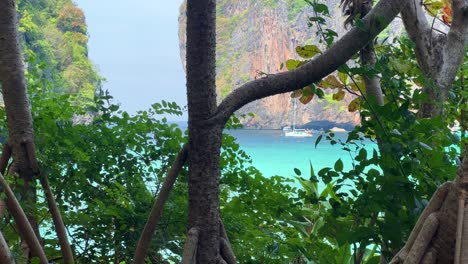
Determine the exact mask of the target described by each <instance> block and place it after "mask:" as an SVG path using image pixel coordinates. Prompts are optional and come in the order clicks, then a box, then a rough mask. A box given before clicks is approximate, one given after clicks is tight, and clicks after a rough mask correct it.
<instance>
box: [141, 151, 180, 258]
mask: <svg viewBox="0 0 468 264" xmlns="http://www.w3.org/2000/svg"><path fill="white" fill-rule="evenodd" d="M187 156H188V146H187V145H184V146H183V147H182V149H181V150H180V151H179V153H178V154H177V157H176V160H175V161H174V163H173V164H172V167H171V169H170V170H169V172H168V173H167V176H166V179H165V180H164V183H163V186H162V188H161V191H160V192H159V194H158V198H157V199H156V201H155V202H154V205H153V208H152V209H151V213H150V215H149V217H148V221H147V222H146V224H145V228H144V229H143V232H142V233H141V236H140V240H138V245H137V247H136V250H135V255H134V256H133V263H134V264H142V263H144V262H145V257H146V255H147V254H148V249H149V247H150V245H151V237H152V236H153V234H154V230H155V229H156V225H157V224H158V222H159V219H160V218H161V214H162V211H163V209H164V204H165V203H166V200H167V198H168V197H169V193H170V192H171V189H172V187H173V186H174V183H175V181H176V179H177V176H178V175H179V174H180V171H181V170H182V167H183V166H184V164H185V162H186V161H187Z"/></svg>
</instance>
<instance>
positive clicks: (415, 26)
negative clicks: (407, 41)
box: [401, 0, 435, 77]
mask: <svg viewBox="0 0 468 264" xmlns="http://www.w3.org/2000/svg"><path fill="white" fill-rule="evenodd" d="M401 16H402V18H403V23H404V25H405V29H406V32H408V35H409V37H410V38H411V40H412V41H413V42H414V43H415V44H416V57H417V58H418V62H419V64H420V65H419V66H420V67H421V68H422V69H423V72H424V73H429V72H431V69H432V68H433V67H432V66H433V63H434V55H435V54H434V53H433V45H432V41H433V40H432V38H433V35H432V34H433V33H432V30H431V27H430V25H429V23H428V21H427V19H426V14H425V12H424V10H423V8H422V3H421V1H420V0H408V1H406V2H405V3H404V5H403V8H402V9H401ZM429 77H433V76H429Z"/></svg>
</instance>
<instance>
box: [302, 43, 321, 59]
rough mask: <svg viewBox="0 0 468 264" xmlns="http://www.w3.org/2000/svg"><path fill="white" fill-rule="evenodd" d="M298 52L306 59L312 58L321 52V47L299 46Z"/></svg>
mask: <svg viewBox="0 0 468 264" xmlns="http://www.w3.org/2000/svg"><path fill="white" fill-rule="evenodd" d="M296 52H297V54H298V55H299V56H301V57H302V58H304V59H310V58H312V57H314V56H315V55H317V54H319V53H321V51H320V49H319V48H318V47H317V46H315V45H305V46H297V47H296Z"/></svg>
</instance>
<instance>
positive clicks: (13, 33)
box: [0, 0, 40, 240]
mask: <svg viewBox="0 0 468 264" xmlns="http://www.w3.org/2000/svg"><path fill="white" fill-rule="evenodd" d="M16 27H17V14H16V8H15V1H14V0H4V1H1V2H0V36H1V38H0V65H1V66H2V67H1V69H0V83H1V86H2V93H3V99H4V102H5V111H6V114H7V126H8V130H9V144H10V146H11V148H12V156H13V160H14V163H13V165H12V167H13V168H14V172H16V173H18V175H19V176H20V178H21V179H22V180H23V184H22V185H21V186H20V187H19V191H20V194H21V197H22V199H23V202H25V207H26V210H25V211H26V214H27V216H28V219H29V221H30V223H31V225H32V227H33V229H34V232H35V233H36V235H37V237H38V238H39V226H38V223H37V220H36V218H35V217H34V213H35V209H34V207H35V204H36V187H35V182H34V172H33V170H32V168H31V166H30V164H29V160H28V155H27V152H26V148H25V143H26V142H28V141H31V142H32V140H33V129H32V118H31V113H30V111H29V102H28V98H27V96H26V84H25V79H24V66H23V61H22V57H21V51H20V46H19V42H18V35H17V30H16ZM39 240H40V239H39Z"/></svg>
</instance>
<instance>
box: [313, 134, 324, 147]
mask: <svg viewBox="0 0 468 264" xmlns="http://www.w3.org/2000/svg"><path fill="white" fill-rule="evenodd" d="M322 137H323V134H322V135H320V136H318V137H317V139H316V140H315V148H317V145H318V144H319V143H320V141H321V140H322Z"/></svg>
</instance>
